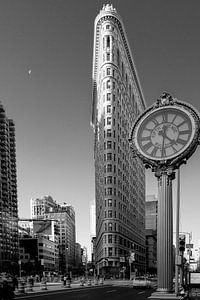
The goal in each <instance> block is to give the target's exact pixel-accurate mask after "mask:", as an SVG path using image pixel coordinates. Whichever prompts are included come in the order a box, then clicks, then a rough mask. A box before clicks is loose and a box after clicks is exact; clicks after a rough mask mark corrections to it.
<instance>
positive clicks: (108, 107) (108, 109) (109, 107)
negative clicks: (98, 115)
mask: <svg viewBox="0 0 200 300" xmlns="http://www.w3.org/2000/svg"><path fill="white" fill-rule="evenodd" d="M107 113H108V114H109V113H111V105H107Z"/></svg>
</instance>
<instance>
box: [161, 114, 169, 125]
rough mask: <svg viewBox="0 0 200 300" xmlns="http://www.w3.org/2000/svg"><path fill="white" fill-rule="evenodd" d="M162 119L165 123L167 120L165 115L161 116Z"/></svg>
mask: <svg viewBox="0 0 200 300" xmlns="http://www.w3.org/2000/svg"><path fill="white" fill-rule="evenodd" d="M162 118H163V122H164V123H166V122H167V119H168V118H167V114H163V115H162Z"/></svg>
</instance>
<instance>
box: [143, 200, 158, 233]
mask: <svg viewBox="0 0 200 300" xmlns="http://www.w3.org/2000/svg"><path fill="white" fill-rule="evenodd" d="M157 226H158V199H157V198H156V196H155V195H147V196H146V203H145V228H146V229H152V230H155V231H156V232H157Z"/></svg>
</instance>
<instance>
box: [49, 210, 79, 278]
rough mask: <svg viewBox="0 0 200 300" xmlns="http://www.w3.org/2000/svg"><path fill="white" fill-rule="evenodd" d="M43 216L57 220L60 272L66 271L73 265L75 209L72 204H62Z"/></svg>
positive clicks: (70, 269)
mask: <svg viewBox="0 0 200 300" xmlns="http://www.w3.org/2000/svg"><path fill="white" fill-rule="evenodd" d="M45 218H47V219H51V220H57V221H58V231H59V266H60V271H61V272H62V273H68V272H69V271H72V269H73V267H74V266H75V244H76V229H75V211H74V209H73V207H72V206H68V205H64V206H60V207H58V208H57V210H54V211H51V212H48V213H46V214H45Z"/></svg>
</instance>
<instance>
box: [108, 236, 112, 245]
mask: <svg viewBox="0 0 200 300" xmlns="http://www.w3.org/2000/svg"><path fill="white" fill-rule="evenodd" d="M108 243H112V234H109V235H108Z"/></svg>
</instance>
